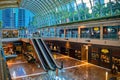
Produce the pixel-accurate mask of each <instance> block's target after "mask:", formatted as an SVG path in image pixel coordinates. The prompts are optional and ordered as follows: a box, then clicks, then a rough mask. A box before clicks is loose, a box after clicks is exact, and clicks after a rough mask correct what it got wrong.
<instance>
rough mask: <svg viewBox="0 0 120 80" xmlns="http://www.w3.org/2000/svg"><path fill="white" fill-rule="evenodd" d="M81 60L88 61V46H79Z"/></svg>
mask: <svg viewBox="0 0 120 80" xmlns="http://www.w3.org/2000/svg"><path fill="white" fill-rule="evenodd" d="M81 60H84V61H87V62H88V46H87V45H83V46H82V48H81Z"/></svg>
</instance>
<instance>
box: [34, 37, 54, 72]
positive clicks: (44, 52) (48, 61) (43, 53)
mask: <svg viewBox="0 0 120 80" xmlns="http://www.w3.org/2000/svg"><path fill="white" fill-rule="evenodd" d="M36 42H37V44H38V46H39V48H40V49H41V52H42V54H43V56H44V58H45V60H46V61H47V64H48V65H49V67H50V69H51V70H55V68H53V67H52V65H51V64H50V62H49V60H48V59H47V57H46V55H45V52H44V51H43V49H42V47H41V44H40V42H39V41H38V39H36Z"/></svg>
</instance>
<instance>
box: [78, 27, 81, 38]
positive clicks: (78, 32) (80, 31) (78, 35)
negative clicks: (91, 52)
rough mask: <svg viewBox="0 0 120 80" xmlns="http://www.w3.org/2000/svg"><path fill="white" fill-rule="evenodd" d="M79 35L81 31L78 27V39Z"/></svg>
mask: <svg viewBox="0 0 120 80" xmlns="http://www.w3.org/2000/svg"><path fill="white" fill-rule="evenodd" d="M80 33H81V30H80V27H78V38H80Z"/></svg>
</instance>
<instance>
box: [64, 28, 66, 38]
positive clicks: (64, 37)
mask: <svg viewBox="0 0 120 80" xmlns="http://www.w3.org/2000/svg"><path fill="white" fill-rule="evenodd" d="M64 38H66V29H65V28H64Z"/></svg>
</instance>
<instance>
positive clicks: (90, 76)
mask: <svg viewBox="0 0 120 80" xmlns="http://www.w3.org/2000/svg"><path fill="white" fill-rule="evenodd" d="M54 58H55V59H56V62H57V64H58V65H59V66H60V65H61V61H63V62H64V66H63V67H64V69H62V70H58V74H56V72H55V71H54V72H53V71H49V72H45V71H44V70H43V69H42V68H38V67H37V65H35V64H30V63H27V62H26V61H25V60H23V59H22V58H21V59H22V60H21V59H19V60H18V59H16V60H15V59H14V60H13V61H12V60H11V61H10V62H9V61H8V67H9V71H10V74H11V76H12V79H13V80H108V78H109V77H111V76H112V75H111V74H110V70H108V69H104V68H100V67H98V66H95V65H93V64H90V63H87V62H84V61H79V60H76V59H73V58H70V57H67V56H64V55H61V54H54ZM17 60H18V61H17ZM20 60H21V63H20ZM17 62H19V63H18V64H17ZM12 63H15V64H12ZM106 72H107V73H108V74H107V75H106ZM56 75H57V76H56ZM118 76H119V75H118Z"/></svg>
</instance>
